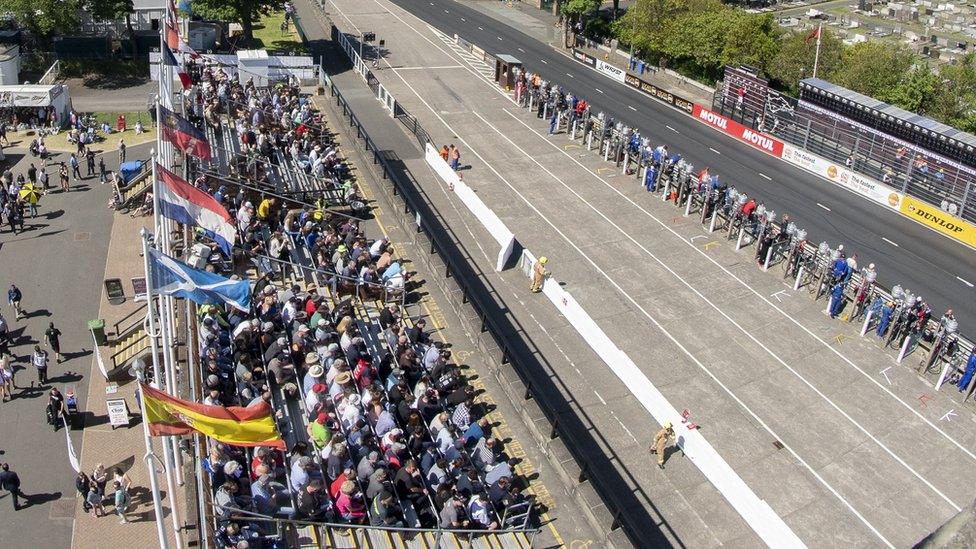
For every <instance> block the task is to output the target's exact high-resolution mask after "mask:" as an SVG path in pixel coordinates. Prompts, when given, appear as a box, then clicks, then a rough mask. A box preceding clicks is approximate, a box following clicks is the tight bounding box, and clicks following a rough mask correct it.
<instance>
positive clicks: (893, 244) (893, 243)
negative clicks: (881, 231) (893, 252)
mask: <svg viewBox="0 0 976 549" xmlns="http://www.w3.org/2000/svg"><path fill="white" fill-rule="evenodd" d="M881 240H884V241H885V242H887V243H888V244H891V245H892V246H894V247H896V248H899V247H900V246H898V243H897V242H894V241H892V240H888V239H887V238H885V237H883V236H882V237H881Z"/></svg>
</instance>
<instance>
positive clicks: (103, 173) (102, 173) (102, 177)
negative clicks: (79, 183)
mask: <svg viewBox="0 0 976 549" xmlns="http://www.w3.org/2000/svg"><path fill="white" fill-rule="evenodd" d="M98 180H99V181H100V182H101V183H102V185H104V184H105V183H107V182H108V170H106V169H105V157H102V158H99V159H98Z"/></svg>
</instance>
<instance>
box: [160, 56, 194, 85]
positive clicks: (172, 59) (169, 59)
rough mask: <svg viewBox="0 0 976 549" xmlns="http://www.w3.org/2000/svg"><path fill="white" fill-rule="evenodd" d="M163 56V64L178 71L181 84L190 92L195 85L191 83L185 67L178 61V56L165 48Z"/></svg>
mask: <svg viewBox="0 0 976 549" xmlns="http://www.w3.org/2000/svg"><path fill="white" fill-rule="evenodd" d="M161 53H162V56H163V64H164V65H169V66H170V67H173V68H174V69H176V74H178V75H179V76H180V83H181V84H183V89H184V90H188V89H190V86H192V85H193V83H192V82H191V81H190V75H189V74H187V72H186V70H184V69H183V65H182V64H180V62H179V61H177V60H176V56H175V55H173V52H172V51H171V50H170V49H169V48H163V51H162V52H161Z"/></svg>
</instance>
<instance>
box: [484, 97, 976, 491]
mask: <svg viewBox="0 0 976 549" xmlns="http://www.w3.org/2000/svg"><path fill="white" fill-rule="evenodd" d="M505 113H506V114H508V115H509V116H511V117H512V118H514V119H515V120H516V121H518V122H519V123H520V124H522V125H523V126H525V127H526V128H527V129H528V130H529V131H530V132H532V133H534V134H536V136H538V137H539V138H540V139H542V140H544V141H545V142H546V143H549V144H550V146H552V147H554V148H555V149H556V150H558V151H559V152H561V153H563V154H565V151H563V150H562V149H561V148H559V147H558V146H556V145H554V144H552V142H550V141H549V140H548V139H546V138H545V137H544V136H543V135H542V134H540V133H539V132H538V131H536V130H535V129H534V128H532V127H531V126H529V125H528V124H526V123H525V121H523V120H522V119H520V118H518V117H517V116H515V115H514V114H512V113H511V112H510V111H509V110H508V109H505ZM474 115H475V116H477V117H478V118H479V119H481V121H482V122H484V123H485V124H487V125H488V126H489V127H491V128H492V129H494V130H495V132H496V133H498V134H499V135H501V136H502V138H503V139H505V140H506V141H508V142H509V143H511V144H512V146H513V147H515V148H516V149H518V150H519V151H521V152H522V154H523V155H525V156H526V157H527V158H529V159H530V160H532V162H534V163H536V164H537V165H538V166H539V167H540V168H542V170H543V171H545V172H546V173H548V174H549V175H550V176H551V177H552V178H553V179H555V180H556V181H557V182H559V183H560V184H561V185H562V186H563V187H565V188H566V189H567V190H568V191H569V192H570V193H571V194H573V195H575V196H576V197H577V198H578V199H579V200H580V202H582V203H584V204H586V205H587V206H589V207H590V209H591V210H593V211H594V212H595V213H597V215H599V216H600V217H602V218H603V219H604V220H605V221H606V223H607V224H608V225H610V226H612V227H614V228H615V229H617V231H618V232H619V233H620V234H622V235H623V236H624V237H625V238H627V239H628V240H630V241H631V242H632V243H633V244H634V245H635V246H636V247H637V248H639V249H641V250H642V251H644V253H645V254H647V255H648V256H649V257H650V258H651V259H653V260H654V261H655V262H656V263H658V264H659V265H660V266H661V267H662V268H664V269H665V270H667V271H668V272H670V273H671V274H672V275H673V276H674V277H675V279H677V280H678V281H679V282H681V283H682V284H683V285H684V286H685V287H687V288H688V289H689V290H691V291H692V292H693V293H694V294H695V295H697V296H698V297H699V299H701V300H702V301H704V302H705V303H707V304H708V305H709V306H711V307H712V309H714V310H715V311H716V312H717V313H718V314H719V315H721V316H722V317H724V318H725V319H726V320H727V321H728V322H729V323H730V324H732V325H733V326H735V327H736V328H738V330H739V331H740V332H742V334H743V335H745V336H746V337H747V338H749V339H751V340H752V341H753V343H755V344H756V345H758V346H759V347H760V348H762V349H763V350H764V351H765V352H766V354H768V355H769V356H770V357H771V358H773V360H775V361H776V362H778V363H779V364H780V365H781V366H783V367H784V368H786V369H787V370H789V371H790V372H792V373H793V374H794V376H795V377H796V378H797V379H799V380H800V381H801V382H803V383H804V384H805V385H807V386H808V387H809V388H810V389H811V390H812V391H813V392H814V393H816V394H817V395H818V396H819V397H820V398H821V399H823V400H824V401H825V402H826V403H828V404H829V405H830V406H831V407H832V408H834V410H836V411H837V412H838V413H840V414H841V415H842V416H843V417H844V418H845V419H846V420H848V421H849V422H850V423H851V424H852V425H854V426H855V427H857V429H858V430H860V431H861V432H862V433H864V435H866V436H867V437H868V438H870V439H871V440H872V441H873V442H874V443H875V444H876V445H877V446H878V447H879V448H881V449H882V450H883V451H884V452H885V453H887V454H888V455H889V456H890V457H891V458H892V459H894V460H895V461H897V462H898V463H899V464H900V465H902V466H903V467H904V468H905V469H906V470H908V471H909V472H911V473H912V474H913V475H914V476H915V477H916V478H917V479H919V480H920V481H921V482H922V483H923V484H925V485H926V486H927V487H928V488H929V489H931V490H932V491H933V492H935V493H936V494H937V495H938V496H939V497H941V498H942V499H943V500H944V501H945V502H946V503H948V504H949V505H950V506H952V507H953V508H955V509H957V510H959V509H961V508H960V507H959V506H958V505H957V504H956V503H955V502H953V501H952V500H951V499H949V497H948V496H946V495H945V494H943V493H942V492H941V491H940V490H939V489H938V488H936V487H935V486H934V485H932V483H930V482H929V481H928V480H927V479H925V478H924V477H923V476H922V475H921V474H919V473H918V471H916V470H915V469H913V468H912V466H911V465H909V464H908V463H906V462H905V461H904V460H903V459H902V458H901V457H899V456H898V455H897V454H895V453H894V452H893V451H892V450H891V449H890V448H888V446H886V445H885V444H884V443H883V442H882V441H881V440H879V439H878V438H877V437H875V436H874V435H873V434H872V433H871V432H870V431H868V430H867V429H866V428H865V427H864V426H862V425H861V424H860V423H859V422H858V421H857V420H856V419H854V418H853V417H851V416H850V415H849V414H848V413H847V412H845V411H844V410H843V409H841V408H840V406H838V405H837V404H836V403H835V402H834V401H833V400H831V399H830V397H828V396H827V395H826V394H824V393H823V392H822V391H821V390H820V389H819V388H817V387H816V386H815V385H813V384H812V383H810V382H809V381H808V380H807V379H806V378H805V377H803V375H802V374H800V373H799V372H798V371H796V370H795V369H794V368H793V367H792V366H790V365H789V364H788V363H787V362H786V361H785V360H783V359H782V358H781V357H780V356H779V355H778V354H776V353H775V352H773V350H772V349H770V348H769V347H767V346H766V345H765V344H763V343H762V342H761V341H759V339H758V338H757V337H756V336H754V335H753V334H752V332H750V331H748V330H746V329H745V328H744V327H742V325H740V324H739V323H738V322H736V321H735V319H733V318H732V317H731V316H729V315H728V313H726V312H725V311H724V310H723V309H721V308H720V307H719V306H718V305H716V304H715V303H713V302H712V301H711V300H710V299H708V298H707V297H706V296H705V295H703V294H702V293H701V292H700V291H699V290H698V289H697V288H696V287H695V286H693V285H692V284H691V283H690V282H688V281H687V280H686V279H685V278H683V277H682V276H681V275H679V274H678V273H677V272H675V271H674V270H673V269H672V268H671V267H670V266H669V265H668V264H666V263H665V262H664V261H662V260H661V259H659V258H658V257H657V256H656V255H654V253H652V252H651V251H650V250H649V249H647V248H646V247H645V246H644V245H643V244H642V243H641V242H640V241H639V240H637V239H635V238H634V237H633V236H631V235H630V234H629V233H627V232H626V231H624V230H623V229H622V228H621V227H620V226H619V225H617V224H616V223H615V222H614V221H613V220H612V219H611V218H610V217H608V216H607V215H606V214H604V213H603V212H601V211H600V210H599V209H597V208H596V207H595V206H593V205H592V204H591V203H590V202H588V201H587V200H586V199H585V198H583V197H582V196H581V195H579V194H578V193H577V192H576V191H575V190H573V189H572V188H571V187H569V186H568V185H567V184H566V183H565V182H564V181H563V180H561V179H559V177H557V176H556V175H555V174H553V173H552V172H550V171H549V170H548V169H547V168H546V167H545V166H543V165H542V164H541V163H539V161H538V160H537V159H536V157H535V156H532V155H529V154H528V153H527V152H526V151H525V150H524V149H522V148H521V147H519V146H518V145H517V144H515V143H514V142H513V141H512V140H511V139H510V138H509V137H508V136H507V135H506V134H504V133H502V132H500V131H499V130H498V129H497V128H495V127H494V126H493V125H492V124H491V123H490V122H488V121H487V120H485V118H484V117H482V116H481V115H480V114H478V113H477V112H475V113H474ZM565 156H567V157H568V158H570V159H571V160H572V161H573V162H576V164H578V165H579V166H580V167H582V168H583V169H585V170H586V171H587V172H589V173H590V174H592V175H593V176H594V177H595V178H596V179H598V180H599V181H600V182H602V183H603V184H604V185H605V186H607V187H608V188H610V189H612V190H613V191H614V192H616V193H617V194H618V195H620V196H621V197H623V198H624V200H626V201H627V202H630V203H631V204H634V205H635V206H637V207H638V208H639V209H640V210H641V211H643V212H645V213H646V214H647V215H648V216H650V217H651V218H652V219H654V220H655V221H657V222H658V224H660V225H661V226H662V227H664V228H665V229H667V230H669V231H670V232H672V234H674V235H675V236H678V237H679V238H680V235H678V234H677V232H675V231H674V229H671V228H670V227H668V226H667V225H666V224H665V223H663V222H662V221H661V220H659V219H658V218H657V217H655V216H653V215H651V214H650V212H648V211H647V210H645V209H644V208H642V207H640V206H639V205H638V204H636V203H635V202H634V201H633V200H632V199H630V198H629V197H627V196H626V195H624V194H623V193H622V192H620V191H619V190H618V189H616V188H615V187H613V185H611V184H610V183H608V182H607V181H606V180H605V179H604V178H602V177H600V176H599V175H598V174H596V173H594V172H593V171H592V170H590V169H589V168H587V167H586V166H584V165H583V164H582V163H581V162H579V160H577V159H576V158H574V157H573V156H571V155H569V154H565ZM520 196H521V195H520ZM523 200H524V199H523ZM529 207H532V208H533V209H534V207H533V206H532V205H531V204H530V205H529ZM537 213H539V212H537ZM539 215H540V216H541V215H542V214H541V213H539ZM543 219H545V218H543ZM547 222H548V221H547ZM550 224H551V223H550ZM554 228H555V226H554ZM556 230H557V231H558V229H556ZM564 238H566V237H565V236H564ZM681 240H682V242H685V243H686V244H687V245H688V246H690V247H692V248H694V249H695V250H696V251H698V252H699V253H701V254H702V255H704V256H706V257H707V254H705V253H704V252H702V251H701V250H700V249H699V248H698V247H697V246H695V245H693V244H692V243H690V242H688V241H687V240H685V239H684V238H681ZM567 241H569V240H568V238H567ZM570 244H571V245H572V246H573V247H574V248H576V249H577V250H578V251H580V253H581V254H582V255H583V256H584V257H586V258H587V260H588V261H590V262H591V263H592V260H590V259H589V258H588V257H587V256H586V255H585V254H583V252H582V250H579V248H578V247H577V246H576V245H575V243H572V242H571V241H570ZM712 261H713V262H714V260H712ZM715 264H716V265H718V263H717V262H715ZM594 266H595V264H594ZM720 267H721V266H720ZM722 268H723V270H725V271H726V272H727V273H728V274H729V275H730V276H733V277H735V275H734V274H733V273H731V272H729V271H728V270H727V269H725V268H724V267H722ZM597 270H600V269H599V268H597ZM600 271H601V273H602V274H603V276H604V277H605V278H607V279H608V280H610V282H611V284H613V285H614V286H615V287H617V289H618V290H619V291H620V292H621V294H623V295H624V296H626V297H627V299H628V300H630V301H631V302H632V303H633V304H634V305H635V307H637V309H638V310H640V311H641V312H643V313H644V315H645V316H647V317H648V318H649V319H651V321H652V322H655V321H654V319H653V318H652V317H651V316H650V315H649V314H648V313H647V312H646V311H644V309H643V308H642V307H641V306H640V305H638V304H637V303H636V302H635V301H633V299H632V298H631V297H630V296H629V294H627V293H626V292H624V291H623V290H621V288H620V287H619V286H618V285H617V284H616V283H615V282H614V281H613V280H612V279H611V278H610V277H609V276H608V275H606V273H603V272H602V270H600ZM735 278H736V280H738V281H739V282H740V283H741V284H743V285H744V286H746V287H747V288H749V289H750V290H751V291H753V292H754V293H755V294H756V295H757V296H758V297H760V298H761V299H762V300H763V301H765V302H766V303H768V304H769V305H770V306H772V307H774V308H776V309H777V310H779V311H782V309H780V308H779V307H777V306H776V305H775V304H773V303H772V302H771V301H770V300H769V299H768V298H766V297H765V296H763V295H762V294H760V293H759V292H757V291H756V290H754V289H753V288H752V287H751V286H749V285H748V284H745V282H743V281H742V280H741V279H739V278H738V277H735ZM783 314H784V315H785V314H786V313H783ZM786 316H788V317H789V315H786ZM790 318H791V319H792V317H790ZM794 322H795V323H796V324H797V326H799V327H801V328H803V329H804V330H806V328H805V327H804V326H803V325H801V324H799V323H798V322H796V321H795V320H794ZM655 325H657V323H656V322H655ZM659 329H661V330H662V331H664V332H665V334H667V331H666V330H665V329H664V328H663V327H659ZM811 335H813V336H814V337H817V336H815V334H812V333H811ZM817 339H818V340H820V341H823V340H822V339H820V338H819V337H817ZM824 344H825V345H827V344H826V342H824ZM679 345H680V344H679ZM827 346H828V347H829V345H827ZM686 354H687V355H688V356H689V357H690V358H692V359H693V360H695V361H696V362H697V359H696V358H694V356H693V355H691V354H690V353H686ZM838 355H839V356H841V357H842V358H844V360H847V361H848V362H849V363H850V364H851V365H853V363H852V362H850V361H849V360H848V359H847V358H846V357H844V356H843V355H840V354H839V353H838ZM855 368H857V367H856V366H855ZM858 370H859V371H860V368H858ZM706 372H707V370H706ZM865 375H866V374H865ZM867 377H868V378H869V379H871V380H872V381H875V383H878V382H877V380H874V378H872V377H871V376H867ZM715 379H716V381H717V382H718V380H717V378H715ZM719 383H720V384H721V382H719ZM878 386H879V387H882V388H884V387H883V386H882V385H880V383H879V384H878ZM729 394H730V395H731V396H733V397H734V395H733V394H732V393H731V392H730V391H729ZM892 396H894V395H892ZM896 398H897V397H896ZM899 400H900V399H899ZM909 409H910V410H912V411H913V412H916V413H918V412H917V410H914V409H912V408H910V407H909ZM919 415H920V414H919ZM922 417H924V416H922ZM926 421H928V420H926ZM929 423H930V425H932V426H933V427H935V425H934V424H932V423H931V422H929ZM936 429H938V428H937V427H936ZM940 431H941V430H940ZM946 436H947V437H948V435H946ZM949 440H953V439H951V438H950V439H949ZM953 442H955V441H953ZM956 444H957V445H958V443H956ZM960 448H961V449H963V451H966V452H969V451H968V450H966V449H965V448H963V447H962V446H960Z"/></svg>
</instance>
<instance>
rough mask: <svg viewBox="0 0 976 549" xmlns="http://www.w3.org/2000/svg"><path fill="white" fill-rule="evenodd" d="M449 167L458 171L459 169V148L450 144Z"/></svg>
mask: <svg viewBox="0 0 976 549" xmlns="http://www.w3.org/2000/svg"><path fill="white" fill-rule="evenodd" d="M451 169H452V170H454V171H458V170H460V169H461V149H459V148H457V147H455V146H454V145H453V144H451Z"/></svg>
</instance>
